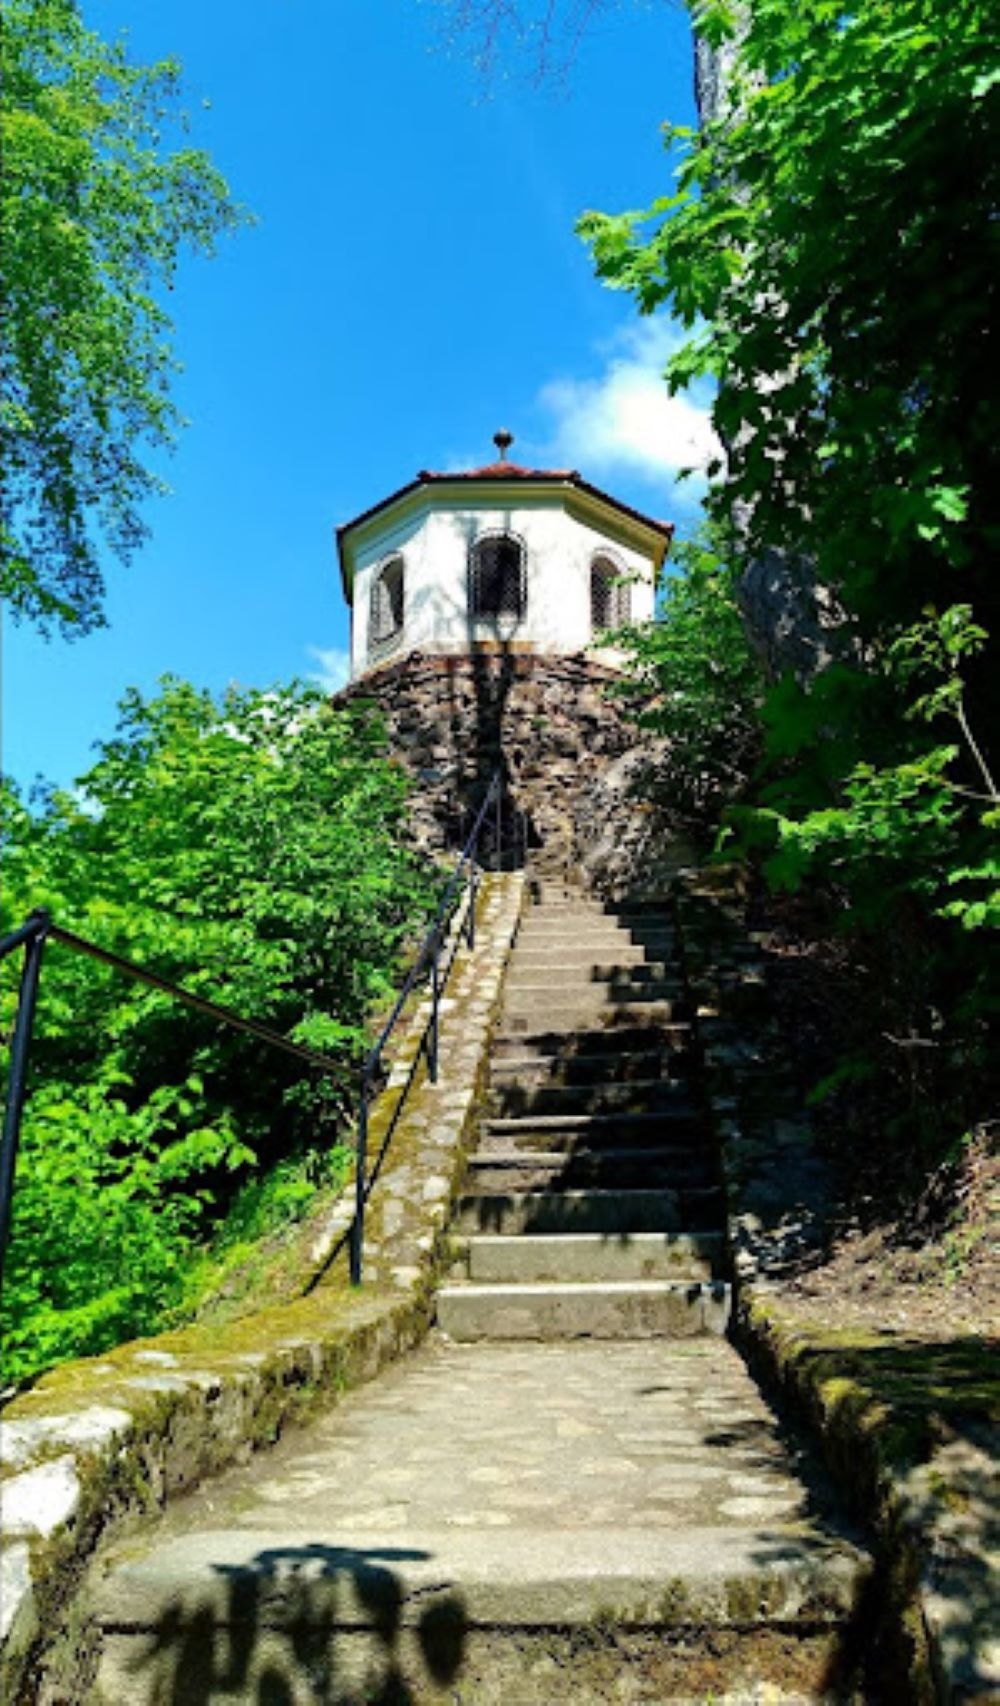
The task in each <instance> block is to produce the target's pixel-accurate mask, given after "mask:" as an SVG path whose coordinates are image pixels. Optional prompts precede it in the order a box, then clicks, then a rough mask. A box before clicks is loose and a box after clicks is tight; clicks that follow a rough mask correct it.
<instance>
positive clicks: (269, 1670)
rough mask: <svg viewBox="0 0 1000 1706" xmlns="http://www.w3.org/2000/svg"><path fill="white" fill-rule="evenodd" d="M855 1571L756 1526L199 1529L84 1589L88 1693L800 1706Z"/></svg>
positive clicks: (218, 1699) (824, 1537)
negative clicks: (92, 1642) (95, 1649)
mask: <svg viewBox="0 0 1000 1706" xmlns="http://www.w3.org/2000/svg"><path fill="white" fill-rule="evenodd" d="M870 1569H871V1563H870V1559H868V1558H867V1557H866V1556H865V1554H864V1553H863V1552H862V1551H861V1550H860V1548H858V1547H857V1546H855V1545H853V1544H852V1543H851V1542H850V1541H849V1540H847V1539H841V1538H840V1537H835V1536H833V1535H829V1534H825V1533H822V1532H817V1531H816V1530H815V1529H809V1530H807V1531H805V1532H801V1531H799V1530H797V1529H795V1528H793V1527H791V1526H790V1525H783V1526H782V1527H781V1529H780V1532H779V1533H778V1534H776V1533H775V1529H774V1525H773V1524H767V1523H758V1525H757V1526H756V1527H754V1526H753V1525H749V1524H743V1525H742V1526H741V1525H738V1524H735V1523H731V1524H729V1525H727V1526H714V1527H710V1526H704V1527H698V1526H695V1525H692V1524H686V1525H684V1526H683V1527H681V1528H679V1529H674V1528H670V1527H668V1528H653V1527H642V1528H640V1527H628V1528H623V1527H622V1526H621V1525H614V1526H611V1525H607V1526H604V1527H601V1526H599V1525H595V1526H591V1527H584V1528H579V1527H577V1528H568V1529H567V1528H557V1529H549V1530H547V1529H544V1528H539V1527H538V1526H528V1525H526V1526H512V1527H507V1528H501V1529H489V1530H487V1531H478V1530H476V1529H470V1528H464V1527H461V1526H454V1527H449V1528H441V1529H426V1528H419V1529H407V1530H406V1532H405V1534H395V1533H394V1534H391V1535H389V1536H387V1535H386V1534H385V1533H384V1532H383V1531H382V1530H381V1529H379V1528H378V1527H372V1526H370V1527H369V1528H368V1529H359V1528H357V1527H352V1528H351V1530H350V1531H349V1534H347V1535H345V1533H344V1532H343V1531H342V1530H341V1529H340V1528H339V1527H338V1526H337V1525H336V1523H331V1522H327V1523H325V1524H324V1522H323V1519H322V1516H318V1517H317V1520H316V1522H315V1523H314V1524H313V1525H312V1526H311V1527H310V1528H309V1530H308V1531H307V1532H306V1533H303V1532H302V1530H301V1528H298V1527H295V1526H294V1525H291V1524H286V1525H285V1526H282V1525H281V1522H280V1520H275V1521H272V1522H271V1523H269V1524H268V1526H266V1527H265V1526H259V1527H256V1528H251V1527H247V1526H243V1527H237V1526H233V1527H231V1528H228V1529H220V1528H216V1529H210V1528H209V1529H200V1530H198V1531H196V1532H195V1533H192V1534H188V1535H185V1536H183V1537H181V1538H177V1539H170V1540H168V1541H166V1542H164V1543H161V1544H160V1545H159V1546H157V1547H156V1548H155V1549H154V1550H152V1551H150V1552H147V1553H146V1554H145V1555H142V1556H139V1557H136V1558H131V1559H128V1560H126V1561H124V1562H122V1563H120V1564H119V1565H118V1567H117V1568H116V1569H115V1570H114V1572H113V1574H111V1575H110V1576H109V1578H108V1579H107V1581H106V1582H105V1583H104V1584H103V1586H102V1588H101V1589H100V1591H99V1593H98V1595H97V1597H96V1602H95V1604H94V1624H95V1626H96V1628H95V1632H96V1633H97V1636H98V1643H97V1644H98V1646H99V1650H100V1669H99V1673H98V1676H97V1694H98V1698H99V1699H100V1700H101V1701H102V1702H105V1703H114V1706H161V1703H162V1702H164V1701H167V1700H170V1701H176V1702H191V1703H194V1702H198V1703H199V1706H260V1703H261V1702H265V1701H273V1702H279V1701H281V1702H288V1703H289V1706H290V1703H291V1702H292V1701H294V1702H295V1706H357V1703H358V1702H361V1701H363V1700H368V1701H383V1702H387V1703H388V1702H390V1701H398V1702H402V1701H404V1700H405V1701H408V1702H410V1703H411V1706H438V1703H440V1702H443V1701H444V1700H447V1701H449V1702H451V1703H453V1706H501V1703H502V1706H553V1703H555V1702H562V1703H567V1702H571V1703H572V1706H606V1702H608V1701H610V1700H615V1701H618V1702H620V1703H621V1706H636V1703H638V1702H641V1701H645V1702H659V1703H660V1706H694V1703H695V1702H701V1703H704V1702H706V1701H708V1700H711V1701H713V1702H715V1703H716V1706H737V1703H738V1706H750V1703H751V1702H759V1701H765V1700H766V1701H768V1702H769V1703H771V1702H773V1703H774V1706H792V1703H793V1702H794V1703H795V1706H812V1703H813V1702H820V1701H827V1702H828V1701H829V1700H830V1698H831V1696H830V1692H829V1688H828V1686H827V1683H826V1680H825V1679H826V1678H827V1677H828V1676H829V1674H830V1671H831V1667H832V1666H834V1665H835V1657H836V1649H837V1645H838V1643H839V1641H840V1640H841V1639H842V1638H846V1631H847V1630H848V1628H849V1626H850V1625H851V1624H852V1622H853V1621H854V1620H855V1617H856V1613H857V1609H858V1606H859V1604H860V1603H861V1601H862V1598H863V1595H864V1592H865V1587H866V1583H867V1580H868V1577H869V1573H870ZM839 1697H840V1696H839V1694H838V1698H839ZM843 1697H844V1698H845V1699H846V1698H847V1697H848V1696H847V1695H846V1694H845V1695H844V1696H843ZM850 1698H852V1699H854V1698H860V1695H858V1694H857V1693H855V1692H852V1693H851V1695H850Z"/></svg>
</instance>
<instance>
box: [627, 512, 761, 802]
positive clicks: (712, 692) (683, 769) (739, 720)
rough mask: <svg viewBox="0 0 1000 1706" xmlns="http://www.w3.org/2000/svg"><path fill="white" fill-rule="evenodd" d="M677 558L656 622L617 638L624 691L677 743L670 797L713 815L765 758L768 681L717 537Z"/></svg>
mask: <svg viewBox="0 0 1000 1706" xmlns="http://www.w3.org/2000/svg"><path fill="white" fill-rule="evenodd" d="M673 561H674V565H675V573H673V574H672V575H671V576H669V578H668V579H667V580H666V581H665V582H664V585H663V588H662V591H661V599H660V610H659V614H658V617H657V620H656V621H655V622H651V623H647V624H645V625H644V626H641V627H630V628H626V629H623V630H622V632H621V633H620V634H619V635H617V636H616V644H618V645H619V646H621V647H622V648H623V649H624V651H625V653H626V655H627V657H628V666H627V668H628V675H627V678H626V682H625V684H624V687H623V696H624V698H625V700H626V702H628V703H630V704H631V705H632V706H633V707H634V709H635V714H636V720H637V722H638V723H639V725H640V727H643V728H646V729H650V730H651V731H653V732H654V733H655V734H658V735H661V736H663V737H665V738H666V740H667V741H668V742H669V754H668V760H667V764H668V773H669V774H668V785H669V788H670V792H671V798H672V799H674V800H676V802H677V804H678V805H679V806H680V807H681V808H682V809H687V810H689V811H693V812H696V813H697V814H699V815H706V814H707V815H708V816H709V817H710V818H715V817H717V815H718V812H719V810H720V809H721V808H722V806H724V805H725V804H726V803H727V802H729V801H732V800H734V799H736V798H738V797H739V796H740V795H741V794H742V793H743V791H744V789H745V788H746V785H747V783H748V781H749V778H750V776H751V774H752V772H753V769H754V767H755V764H756V762H757V759H758V757H759V750H760V702H761V698H762V692H763V680H762V677H761V672H760V668H759V665H758V663H757V661H756V658H755V657H754V654H753V652H752V650H751V647H750V645H749V642H748V640H747V637H746V634H745V632H744V628H743V623H742V619H741V617H740V613H739V608H738V606H737V603H736V598H735V594H734V590H733V585H732V574H731V572H730V570H729V569H728V568H727V567H726V566H725V564H724V563H723V562H722V561H721V560H720V558H719V556H718V554H717V552H716V551H715V549H714V548H713V545H712V543H711V535H710V534H709V533H707V532H706V533H705V534H704V535H703V536H702V537H700V538H698V539H694V540H688V541H682V542H681V543H679V544H677V545H676V546H675V547H674V552H673Z"/></svg>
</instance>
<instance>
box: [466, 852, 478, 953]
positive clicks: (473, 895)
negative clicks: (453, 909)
mask: <svg viewBox="0 0 1000 1706" xmlns="http://www.w3.org/2000/svg"><path fill="white" fill-rule="evenodd" d="M478 898H479V867H478V865H477V864H476V862H475V860H473V862H472V865H471V866H470V868H469V917H468V920H467V922H466V926H465V940H466V942H467V943H468V945H469V947H470V948H474V947H475V945H476V901H477V899H478Z"/></svg>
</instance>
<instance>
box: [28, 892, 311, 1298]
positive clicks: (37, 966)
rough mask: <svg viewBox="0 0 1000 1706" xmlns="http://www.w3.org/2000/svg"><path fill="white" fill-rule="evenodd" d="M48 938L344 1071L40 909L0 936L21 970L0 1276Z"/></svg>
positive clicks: (285, 1049) (291, 1051) (286, 1050)
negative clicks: (18, 954)
mask: <svg viewBox="0 0 1000 1706" xmlns="http://www.w3.org/2000/svg"><path fill="white" fill-rule="evenodd" d="M50 939H51V940H52V941H54V942H62V943H63V944H64V945H65V946H66V947H68V948H73V949H74V950H75V951H76V952H77V953H80V954H86V955H87V956H88V957H89V958H90V959H92V960H99V961H100V962H101V964H102V965H107V966H111V967H112V968H113V969H114V970H115V971H119V972H122V973H123V974H124V976H126V977H131V978H133V979H134V980H135V981H136V982H137V983H145V984H148V985H149V987H150V988H151V989H157V990H159V991H160V993H161V994H163V995H169V996H171V997H172V999H173V1000H174V1001H180V1002H181V1003H182V1004H183V1005H184V1006H185V1007H191V1008H193V1009H194V1011H195V1012H196V1013H204V1014H205V1015H206V1016H207V1017H208V1018H210V1019H217V1020H218V1021H219V1022H220V1024H224V1025H230V1026H231V1027H233V1028H234V1029H235V1030H238V1031H246V1032H248V1033H249V1035H250V1036H252V1037H256V1038H257V1039H258V1041H260V1042H265V1043H268V1044H269V1045H270V1046H271V1047H272V1048H276V1049H280V1050H281V1051H282V1052H283V1053H284V1054H291V1055H294V1056H295V1057H296V1059H298V1060H301V1061H304V1062H305V1064H306V1065H307V1066H312V1067H316V1068H318V1069H319V1070H320V1071H321V1072H336V1073H340V1072H342V1071H343V1068H344V1063H343V1061H337V1060H334V1059H333V1058H332V1057H331V1056H329V1055H325V1054H321V1053H320V1052H319V1050H318V1049H312V1048H309V1047H307V1046H306V1045H305V1044H303V1043H294V1042H292V1040H291V1038H290V1037H285V1036H282V1034H281V1032H280V1031H274V1030H272V1029H271V1027H270V1025H264V1024H262V1023H261V1022H260V1020H259V1019H244V1018H243V1017H242V1015H241V1014H239V1013H234V1012H233V1010H232V1008H231V1007H223V1006H222V1005H221V1004H220V1003H219V1002H218V1001H209V1000H208V999H207V997H206V996H204V995H195V994H194V993H193V992H192V991H191V990H190V989H184V988H183V986H182V985H181V984H179V983H171V982H170V981H169V979H167V978H165V977H160V976H159V974H158V973H157V972H153V971H148V970H147V968H146V967H145V966H138V965H136V964H135V962H134V961H133V960H126V959H123V958H122V956H121V955H120V954H113V953H112V952H111V950H110V949H109V948H102V947H100V946H99V945H98V943H97V942H90V941H88V940H87V938H86V937H85V936H77V935H76V933H75V932H74V931H72V930H65V929H64V928H63V926H62V925H61V924H56V923H55V922H54V920H53V919H52V917H51V915H50V914H49V913H48V912H45V911H43V910H41V909H40V910H38V911H37V912H33V913H31V915H30V917H28V918H27V919H25V922H24V923H23V924H22V925H20V926H19V927H18V929H16V930H12V931H11V932H10V934H9V935H7V936H4V937H0V960H2V959H5V958H6V956H7V955H8V954H12V953H14V952H15V951H16V949H18V948H20V947H22V946H23V948H24V969H23V971H22V973H21V987H20V991H19V993H18V1002H17V1016H16V1018H15V1021H14V1031H13V1036H12V1038H11V1048H10V1077H9V1080H8V1086H7V1106H6V1109H5V1110H4V1121H3V1136H2V1139H0V1276H2V1274H3V1266H4V1257H5V1255H6V1253H7V1242H8V1239H9V1237H10V1221H11V1212H12V1204H13V1196H14V1166H15V1162H16V1160H17V1151H18V1146H19V1144H20V1140H21V1124H22V1120H23V1115H24V1104H25V1100H26V1098H27V1071H28V1050H29V1048H30V1045H31V1033H32V1030H33V1027H34V1018H35V1006H36V1001H37V996H38V980H39V977H40V974H41V969H42V954H43V952H44V950H45V944H46V942H47V941H49V940H50Z"/></svg>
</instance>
